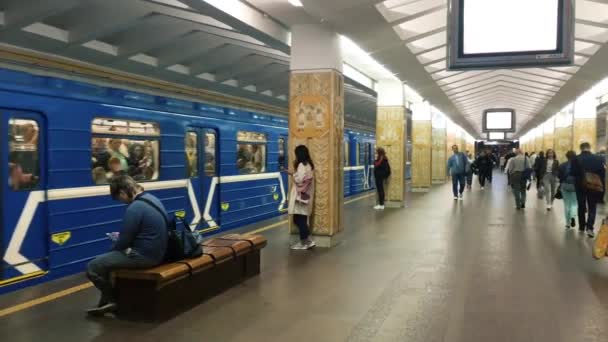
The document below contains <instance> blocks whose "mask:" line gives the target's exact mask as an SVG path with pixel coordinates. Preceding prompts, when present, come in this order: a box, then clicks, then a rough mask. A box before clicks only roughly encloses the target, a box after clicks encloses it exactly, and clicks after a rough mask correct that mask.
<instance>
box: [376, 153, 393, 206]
mask: <svg viewBox="0 0 608 342" xmlns="http://www.w3.org/2000/svg"><path fill="white" fill-rule="evenodd" d="M390 175H391V166H390V164H389V163H388V159H387V158H386V151H384V149H383V148H382V147H378V148H377V149H376V160H375V161H374V178H375V180H376V192H377V193H378V204H377V205H376V206H375V207H374V209H376V210H384V200H385V192H384V185H385V183H386V180H387V179H388V177H390Z"/></svg>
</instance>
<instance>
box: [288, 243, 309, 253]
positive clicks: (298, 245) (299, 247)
mask: <svg viewBox="0 0 608 342" xmlns="http://www.w3.org/2000/svg"><path fill="white" fill-rule="evenodd" d="M307 248H308V247H306V245H305V244H303V243H302V242H301V241H298V242H297V243H295V244H293V245H292V246H291V249H293V250H296V251H297V250H302V249H307Z"/></svg>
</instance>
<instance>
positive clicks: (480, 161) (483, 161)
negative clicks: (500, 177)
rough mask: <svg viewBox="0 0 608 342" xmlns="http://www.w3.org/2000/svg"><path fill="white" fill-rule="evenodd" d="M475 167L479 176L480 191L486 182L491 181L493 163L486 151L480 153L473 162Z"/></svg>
mask: <svg viewBox="0 0 608 342" xmlns="http://www.w3.org/2000/svg"><path fill="white" fill-rule="evenodd" d="M475 167H476V168H477V170H478V172H479V174H478V176H477V177H478V178H479V185H480V186H481V190H483V189H484V187H485V186H486V181H490V182H491V179H492V168H493V167H494V163H493V161H492V157H491V156H490V155H489V154H488V152H486V151H481V154H480V155H479V157H477V160H475Z"/></svg>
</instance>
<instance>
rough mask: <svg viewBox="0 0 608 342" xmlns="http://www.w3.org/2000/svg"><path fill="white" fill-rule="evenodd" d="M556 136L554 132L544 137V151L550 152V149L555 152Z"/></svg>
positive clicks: (547, 133)
mask: <svg viewBox="0 0 608 342" xmlns="http://www.w3.org/2000/svg"><path fill="white" fill-rule="evenodd" d="M554 140H555V136H554V133H553V132H546V133H545V134H544V135H543V148H544V151H546V150H548V149H552V150H555V146H554V145H555V141H554Z"/></svg>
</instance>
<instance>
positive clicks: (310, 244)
mask: <svg viewBox="0 0 608 342" xmlns="http://www.w3.org/2000/svg"><path fill="white" fill-rule="evenodd" d="M316 245H317V244H316V243H315V241H314V240H308V241H307V242H306V244H304V246H305V247H306V249H311V248H314V247H315V246H316Z"/></svg>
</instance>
